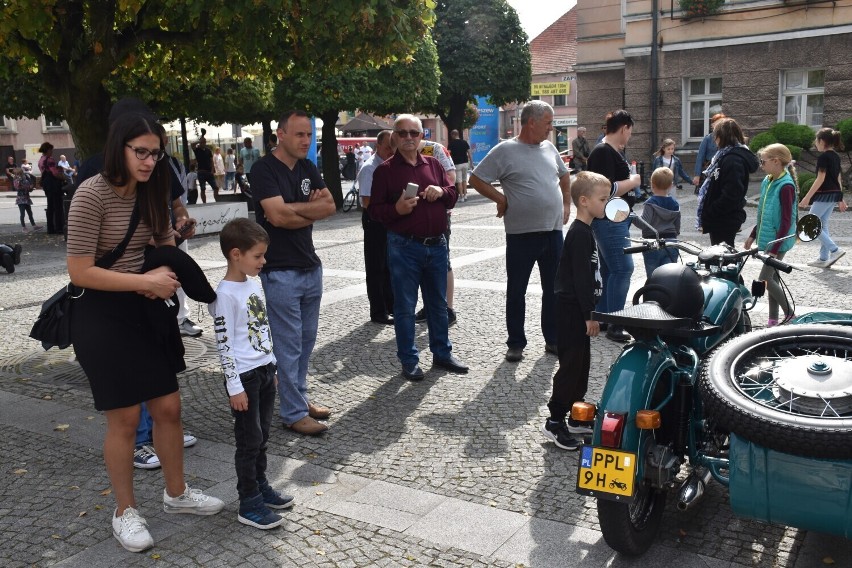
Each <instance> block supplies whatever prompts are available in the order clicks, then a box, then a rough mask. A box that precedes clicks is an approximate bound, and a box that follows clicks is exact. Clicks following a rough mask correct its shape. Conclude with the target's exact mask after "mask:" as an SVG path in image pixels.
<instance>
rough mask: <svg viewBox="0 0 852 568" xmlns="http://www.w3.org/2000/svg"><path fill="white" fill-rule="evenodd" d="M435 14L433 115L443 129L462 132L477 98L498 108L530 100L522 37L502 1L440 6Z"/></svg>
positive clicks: (443, 1)
mask: <svg viewBox="0 0 852 568" xmlns="http://www.w3.org/2000/svg"><path fill="white" fill-rule="evenodd" d="M435 14H436V21H435V30H434V31H433V34H434V36H435V43H436V44H437V45H438V58H439V65H440V68H441V90H440V96H439V97H438V102H437V104H436V105H435V106H434V108H433V109H432V112H433V113H434V114H437V115H438V116H440V117H441V120H443V121H444V124H446V125H447V128H448V129H450V130H453V129H456V130H459V131H461V130H462V129H463V126H464V119H465V110H466V107H467V105H468V103H472V102H474V101H475V98H474V97H475V96H476V95H481V96H488V97H489V99H490V102H491V103H493V104H495V105H497V106H502V105H504V104H506V103H509V102H513V101H525V100H527V99H528V98H529V94H530V83H531V81H532V62H531V58H530V50H529V45H528V44H527V34H526V33H525V32H524V30H523V28H521V23H520V20H518V14H517V12H515V9H514V8H512V7H511V6H509V5H508V4H507V3H506V0H439V1H438V5H437V7H436V8H435Z"/></svg>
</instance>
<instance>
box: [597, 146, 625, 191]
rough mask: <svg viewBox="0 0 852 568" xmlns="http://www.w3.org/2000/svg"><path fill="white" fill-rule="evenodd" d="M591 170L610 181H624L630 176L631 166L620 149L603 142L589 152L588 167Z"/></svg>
mask: <svg viewBox="0 0 852 568" xmlns="http://www.w3.org/2000/svg"><path fill="white" fill-rule="evenodd" d="M586 169H587V170H588V171H590V172H595V173H597V174H601V175H602V176H604V177H605V178H606V179H608V180H609V181H610V183H615V182H617V181H624V180H626V179H629V178H630V166H628V165H627V160H625V159H624V156H622V155H621V153H619V151H618V150H616V149H615V148H613V147H612V146H610V145H609V144H607V143H605V142H602V143H600V144H598V145H597V146H595V148H594V149H593V150H592V153H591V154H589V160H588V162H587V168H586Z"/></svg>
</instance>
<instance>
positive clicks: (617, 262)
mask: <svg viewBox="0 0 852 568" xmlns="http://www.w3.org/2000/svg"><path fill="white" fill-rule="evenodd" d="M592 231H594V233H595V240H596V241H597V242H598V253H599V254H600V261H601V262H600V265H601V280H603V290H602V292H601V299H600V300H598V305H597V307H595V310H596V311H598V312H601V313H610V312H614V311H617V310H620V309H622V308H624V302H625V300H626V299H627V290H628V289H629V288H630V276H631V275H632V274H633V257H632V256H630V255H629V254H624V247H626V246H628V245H629V241H628V240H627V237H628V235H629V234H630V223H627V222H623V223H613V222H612V221H609V220H607V219H595V220H594V221H592Z"/></svg>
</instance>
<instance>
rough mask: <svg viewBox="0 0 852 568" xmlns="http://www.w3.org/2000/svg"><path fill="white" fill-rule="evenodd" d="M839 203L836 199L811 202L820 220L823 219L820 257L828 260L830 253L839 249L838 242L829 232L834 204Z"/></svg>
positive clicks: (812, 210)
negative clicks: (829, 221)
mask: <svg viewBox="0 0 852 568" xmlns="http://www.w3.org/2000/svg"><path fill="white" fill-rule="evenodd" d="M835 205H837V203H836V202H834V201H814V202H812V203H811V210H810V211H809V213H813V214H814V215H816V216H817V217H819V220H820V221H822V231H821V232H820V234H819V259H820V260H828V255H829V254H831V253H833V252H835V251H836V250H837V249H838V246H837V244H836V243H835V242H834V240H833V239H832V238H831V235H830V234H829V232H828V220H829V218H830V217H831V213H832V212H833V211H834V206H835Z"/></svg>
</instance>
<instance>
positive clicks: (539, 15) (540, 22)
mask: <svg viewBox="0 0 852 568" xmlns="http://www.w3.org/2000/svg"><path fill="white" fill-rule="evenodd" d="M506 1H507V2H508V4H509V5H510V6H511V7H512V8H514V9H515V11H516V12H517V13H518V17H519V18H520V19H521V25H522V26H523V27H524V31H526V32H527V35H528V36H529V38H530V40H532V39H533V38H534V37H535V36H537V35H538V34H540V33H541V32H543V31H544V30H545V28H547V26H549V25H550V24H552V23H553V22H555V21H556V20H557V19H559V17H560V16H562V15H563V14H564V13H565V12H567V11H568V10H570V9H571V8H572V7H573V6H574V5H575V4H577V2H576V0H506Z"/></svg>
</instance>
